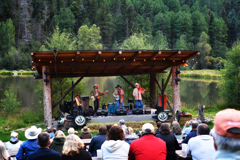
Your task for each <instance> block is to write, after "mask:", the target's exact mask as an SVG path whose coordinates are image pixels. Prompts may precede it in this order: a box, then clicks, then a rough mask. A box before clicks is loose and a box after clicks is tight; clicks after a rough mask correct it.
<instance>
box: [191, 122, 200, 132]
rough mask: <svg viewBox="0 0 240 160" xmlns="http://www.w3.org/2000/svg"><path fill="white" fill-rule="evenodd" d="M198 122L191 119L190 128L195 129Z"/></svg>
mask: <svg viewBox="0 0 240 160" xmlns="http://www.w3.org/2000/svg"><path fill="white" fill-rule="evenodd" d="M198 124H199V123H198V121H196V120H193V121H192V130H197V127H198Z"/></svg>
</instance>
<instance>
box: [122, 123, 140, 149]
mask: <svg viewBox="0 0 240 160" xmlns="http://www.w3.org/2000/svg"><path fill="white" fill-rule="evenodd" d="M125 133H126V134H125V141H126V142H127V143H128V144H129V145H130V144H131V143H132V142H133V141H134V140H135V139H138V138H139V137H138V136H137V135H135V134H134V133H133V129H132V128H131V127H127V128H125Z"/></svg>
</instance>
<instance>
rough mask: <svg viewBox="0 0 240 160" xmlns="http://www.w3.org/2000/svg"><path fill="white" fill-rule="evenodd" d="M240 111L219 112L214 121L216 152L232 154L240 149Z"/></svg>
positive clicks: (227, 110)
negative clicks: (223, 151) (224, 151)
mask: <svg viewBox="0 0 240 160" xmlns="http://www.w3.org/2000/svg"><path fill="white" fill-rule="evenodd" d="M239 115H240V111H238V110H235V109H225V110H222V111H220V112H218V113H217V114H216V116H215V119H214V131H213V137H214V144H215V145H214V146H215V148H216V150H227V151H229V152H231V153H234V152H237V151H239V148H240V116H239Z"/></svg>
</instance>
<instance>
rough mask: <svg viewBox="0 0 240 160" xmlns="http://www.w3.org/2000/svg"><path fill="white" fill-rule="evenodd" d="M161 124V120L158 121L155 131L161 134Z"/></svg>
mask: <svg viewBox="0 0 240 160" xmlns="http://www.w3.org/2000/svg"><path fill="white" fill-rule="evenodd" d="M161 124H162V122H160V121H158V122H157V129H156V131H155V134H159V133H160V132H159V128H160V126H161Z"/></svg>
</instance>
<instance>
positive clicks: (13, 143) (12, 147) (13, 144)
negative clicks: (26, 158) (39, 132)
mask: <svg viewBox="0 0 240 160" xmlns="http://www.w3.org/2000/svg"><path fill="white" fill-rule="evenodd" d="M22 143H23V142H22V141H19V140H18V133H17V132H12V133H11V139H10V141H8V142H7V143H5V147H6V149H7V150H8V151H18V150H19V148H20V145H21V144H22Z"/></svg>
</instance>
